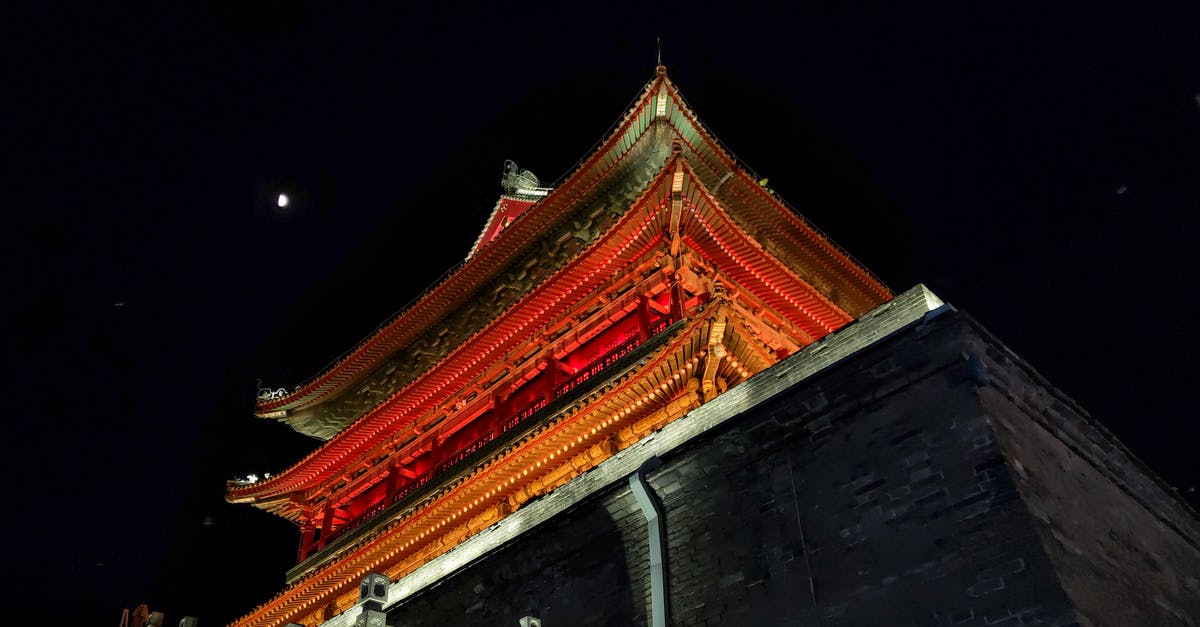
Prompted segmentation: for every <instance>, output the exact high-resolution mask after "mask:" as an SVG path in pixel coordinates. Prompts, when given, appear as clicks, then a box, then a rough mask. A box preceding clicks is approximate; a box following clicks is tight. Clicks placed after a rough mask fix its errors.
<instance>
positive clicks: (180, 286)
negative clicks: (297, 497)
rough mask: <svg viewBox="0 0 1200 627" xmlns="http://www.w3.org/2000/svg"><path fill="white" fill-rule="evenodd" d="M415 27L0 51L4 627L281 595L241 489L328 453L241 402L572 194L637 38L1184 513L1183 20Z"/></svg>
mask: <svg viewBox="0 0 1200 627" xmlns="http://www.w3.org/2000/svg"><path fill="white" fill-rule="evenodd" d="M30 4H38V5H40V4H41V3H30ZM93 4H103V3H93ZM328 4H329V5H330V6H332V4H334V3H328ZM394 4H400V3H394ZM433 4H434V3H429V4H427V5H416V4H414V6H413V7H412V8H396V9H392V10H391V11H385V12H380V11H374V10H373V11H366V10H364V11H361V12H356V11H348V10H345V9H341V8H340V9H338V10H337V11H336V12H334V10H333V9H331V8H328V7H327V6H325V5H324V4H323V5H321V6H318V5H316V4H315V3H314V4H308V3H291V2H275V3H271V2H261V3H253V2H232V1H231V2H221V3H200V4H195V5H191V6H188V7H181V6H177V3H157V4H154V5H153V6H150V7H146V8H141V9H133V8H123V9H121V10H120V11H119V12H113V10H112V9H107V8H100V7H96V6H91V7H90V8H80V7H76V8H75V9H73V10H67V9H64V8H61V7H59V8H53V9H51V8H41V7H38V8H35V9H28V8H27V9H24V10H25V11H27V12H28V11H34V12H37V13H36V14H24V15H12V14H11V13H10V14H8V15H5V16H3V17H2V18H0V22H2V23H3V24H4V26H3V27H2V28H3V29H4V30H5V31H7V32H5V33H3V37H0V51H2V52H3V55H2V57H0V58H2V59H3V60H2V61H0V67H3V69H4V72H3V76H4V80H3V83H2V85H3V88H2V89H0V94H2V95H0V102H3V105H2V107H3V108H2V110H0V113H3V115H2V116H0V129H2V135H0V137H2V138H3V142H2V143H3V146H4V150H3V153H0V154H3V156H4V161H5V166H4V168H3V173H4V176H3V179H2V180H3V196H2V198H3V201H2V204H0V207H2V210H0V259H2V261H3V266H2V267H3V268H4V274H5V275H6V276H7V279H6V281H5V283H4V294H6V298H5V299H4V301H3V302H4V307H3V308H2V312H0V316H2V320H3V330H4V333H3V335H2V336H0V339H2V342H3V343H2V344H0V352H2V353H3V356H4V369H3V373H4V387H5V392H4V399H5V402H6V403H5V404H6V406H7V409H8V411H7V412H6V416H5V429H4V433H5V437H4V442H5V454H4V455H3V458H4V463H5V465H6V467H7V468H6V482H5V484H6V485H7V488H8V494H7V495H6V496H7V499H6V500H7V502H9V504H10V505H9V506H8V508H7V516H5V517H4V518H5V520H4V523H5V524H4V538H5V540H6V542H7V544H8V555H7V557H6V559H7V560H8V561H9V562H10V564H15V566H9V567H8V568H7V569H6V570H7V572H8V573H9V575H10V578H12V577H13V576H14V575H15V577H17V578H20V579H22V580H23V585H24V586H27V588H22V587H18V589H17V590H15V591H13V592H15V593H16V594H13V595H10V596H12V598H15V599H18V600H19V602H18V604H17V606H16V607H19V608H21V609H20V610H19V611H20V612H29V613H31V614H30V615H31V616H33V615H39V614H36V613H38V612H43V611H46V612H52V614H51V615H50V616H51V618H49V619H47V620H44V621H43V624H52V625H57V624H78V625H83V624H87V625H92V624H96V625H105V624H112V625H116V623H117V621H118V619H119V617H120V610H121V608H122V607H132V606H133V605H135V604H137V603H143V602H144V603H148V604H150V606H151V608H152V609H158V610H162V611H165V612H166V613H167V619H168V624H176V622H177V621H178V619H179V618H181V617H182V616H183V615H185V614H191V615H197V616H200V617H201V622H202V624H204V625H209V626H211V625H218V624H223V623H224V622H227V621H228V620H231V619H232V618H234V617H236V616H238V615H241V614H242V613H244V612H246V611H248V610H249V609H251V608H252V607H253V606H254V605H256V604H258V603H260V602H263V601H265V600H266V599H267V598H268V597H270V596H271V595H272V594H274V593H275V592H276V591H278V590H279V589H280V588H281V587H282V582H283V573H284V571H286V570H287V568H288V567H290V565H291V564H292V563H293V561H294V557H295V550H296V547H297V544H298V533H297V532H296V531H295V529H294V528H293V527H292V526H291V525H290V524H289V523H286V522H285V521H282V520H281V519H278V518H276V517H274V516H271V515H268V514H265V513H263V512H260V511H258V510H256V509H254V508H251V507H248V506H238V507H234V506H230V505H226V504H225V503H224V502H223V500H222V494H223V492H224V482H225V480H226V479H229V478H232V477H233V476H235V475H244V474H246V473H250V472H257V473H260V474H261V473H262V472H264V471H267V472H275V471H279V470H282V469H283V468H285V467H287V466H288V465H290V463H292V462H294V461H295V460H296V459H298V458H299V457H300V456H302V455H303V454H304V453H306V452H307V451H309V450H311V449H312V448H313V447H314V446H315V445H316V441H314V440H311V439H309V438H306V437H304V436H301V435H298V434H295V433H293V432H291V431H290V430H289V429H288V428H287V427H286V426H283V425H281V424H278V423H272V422H268V421H263V420H256V419H254V418H253V417H252V415H251V407H252V403H253V397H254V394H255V389H256V381H257V380H258V379H262V380H263V382H264V384H267V385H270V386H272V387H283V386H288V387H290V386H293V385H296V384H298V383H301V382H302V381H304V380H305V379H307V378H308V377H310V376H312V375H313V374H315V373H316V372H317V371H318V370H319V369H321V368H322V367H323V366H324V365H326V364H327V363H328V362H329V361H330V360H332V359H334V358H335V357H337V356H338V355H339V354H340V353H342V352H343V351H345V350H347V349H349V348H351V347H352V346H353V345H354V343H355V342H357V341H358V340H359V339H361V338H362V337H363V336H365V335H366V334H368V333H369V332H370V331H371V330H372V329H374V328H375V327H376V325H378V324H379V323H381V322H383V321H384V320H385V319H387V318H388V316H390V315H391V314H392V313H393V312H395V311H396V310H398V309H400V308H402V307H403V306H404V305H405V304H407V303H408V302H410V301H411V300H412V299H413V298H414V297H416V296H418V295H419V294H420V293H421V291H422V290H423V289H424V288H425V287H426V286H428V285H429V284H430V283H432V282H433V281H434V280H436V279H437V278H438V277H439V276H440V275H441V274H442V273H443V272H444V271H445V270H446V269H447V268H449V267H451V266H453V265H454V264H455V263H457V262H458V261H459V260H461V259H462V258H463V257H464V256H465V254H466V252H467V250H468V249H469V247H470V245H471V243H472V241H473V240H474V238H475V236H476V235H477V234H478V230H479V229H480V228H481V227H482V225H483V222H484V220H485V219H486V217H487V214H488V212H489V210H490V209H491V206H492V205H493V203H494V202H495V200H496V197H497V195H498V193H499V191H500V188H499V180H500V175H501V171H502V164H503V162H504V160H505V159H514V160H516V161H517V162H518V163H519V164H520V165H521V166H522V167H523V168H529V169H530V170H532V171H533V172H535V173H537V174H538V175H539V176H541V177H542V179H543V181H546V182H548V183H550V182H553V181H554V180H555V179H557V178H558V177H560V176H562V175H564V174H565V173H567V172H568V171H569V170H570V169H571V168H572V167H573V165H574V164H575V163H576V162H577V161H578V160H579V159H580V158H582V157H584V156H586V155H587V153H588V151H589V150H590V148H591V147H592V146H594V145H595V143H596V142H597V141H598V140H600V139H601V138H602V137H603V136H604V135H605V134H606V132H607V131H608V130H609V128H610V127H611V126H612V125H613V123H614V122H616V121H617V120H618V119H619V117H620V115H621V114H622V113H623V112H624V110H625V108H626V107H627V106H628V105H629V103H630V102H631V100H632V99H633V98H634V97H635V96H636V95H637V94H638V93H639V92H640V89H641V87H642V86H643V85H644V84H645V82H646V81H648V80H650V79H651V78H652V76H653V72H654V65H655V58H654V57H655V37H656V36H658V35H661V36H662V38H663V57H664V62H665V64H666V65H667V66H668V71H669V74H670V76H671V77H672V79H673V80H674V81H675V82H676V84H677V85H678V86H679V87H680V89H681V90H682V92H683V95H684V97H685V98H687V99H688V101H689V103H690V104H691V106H692V108H693V109H694V110H695V111H696V112H697V113H698V114H699V116H700V118H701V119H702V120H703V122H704V123H705V124H706V125H707V126H708V127H709V128H710V129H711V130H712V131H713V132H714V133H715V134H716V135H717V136H718V137H719V138H720V139H721V140H722V141H723V142H724V143H725V145H726V146H728V147H729V148H730V149H731V150H732V151H733V153H734V154H736V155H737V156H738V158H739V159H741V160H742V161H743V162H744V163H745V164H746V165H747V166H748V167H750V168H751V169H753V170H754V171H755V172H757V173H758V175H759V176H763V177H768V178H769V180H770V185H771V187H773V188H774V189H775V190H776V191H777V192H778V193H779V194H780V195H781V196H782V197H783V198H785V199H786V200H787V201H788V202H789V203H790V204H791V205H792V206H794V207H795V208H796V209H797V210H799V211H800V212H801V213H803V214H804V215H805V216H807V217H808V218H809V219H810V220H811V221H813V222H814V223H815V224H817V225H818V226H819V227H820V228H822V229H823V230H825V231H826V232H827V233H828V234H830V236H831V237H832V238H833V239H834V240H835V241H837V242H838V243H839V244H841V245H842V246H843V247H844V248H846V249H847V250H848V251H850V252H851V253H852V254H853V255H854V256H855V257H857V258H858V259H859V260H860V261H862V262H863V263H864V264H866V265H867V266H868V267H869V268H871V269H872V270H873V271H874V272H875V273H876V274H877V275H879V276H880V277H881V278H882V279H883V281H884V282H885V283H887V284H888V285H889V286H891V287H892V288H893V289H894V290H896V291H903V290H904V289H907V288H908V287H911V286H912V285H914V284H915V283H918V282H924V283H926V284H927V285H929V286H930V287H931V288H932V289H933V290H934V291H935V292H936V293H937V294H939V295H940V296H941V297H942V298H944V299H945V300H947V301H948V302H951V303H953V304H954V305H956V306H957V307H959V308H960V309H963V310H966V311H968V312H969V313H971V314H972V315H973V316H975V317H976V318H977V319H979V320H980V321H981V322H982V323H983V324H984V325H985V326H986V327H988V328H989V329H990V330H991V331H992V332H994V333H995V334H996V335H997V336H999V337H1000V338H1001V339H1002V340H1003V341H1005V342H1006V343H1007V344H1008V345H1009V346H1010V347H1012V348H1013V349H1014V350H1015V351H1016V352H1017V353H1018V354H1019V355H1021V356H1022V357H1024V358H1025V359H1027V360H1028V361H1029V362H1031V363H1032V364H1033V365H1034V366H1035V367H1036V368H1037V369H1038V370H1039V371H1040V372H1041V373H1042V374H1043V375H1045V376H1046V377H1047V379H1048V380H1049V381H1051V382H1052V383H1054V384H1055V385H1057V386H1058V387H1059V388H1061V389H1062V390H1063V391H1065V392H1066V393H1067V394H1069V395H1071V396H1072V397H1074V398H1075V399H1077V400H1078V401H1079V402H1080V403H1081V404H1082V405H1083V406H1084V407H1085V408H1087V409H1088V410H1089V411H1090V412H1091V413H1092V414H1093V416H1094V417H1095V418H1096V419H1097V420H1098V421H1099V422H1101V423H1102V424H1104V425H1105V426H1107V427H1108V428H1109V429H1110V430H1112V431H1113V432H1114V433H1115V434H1116V435H1117V436H1118V437H1119V438H1121V439H1122V440H1123V441H1124V442H1125V443H1126V444H1127V445H1128V446H1129V447H1130V449H1132V450H1133V451H1134V453H1135V454H1137V455H1138V456H1140V457H1141V458H1142V459H1143V460H1144V461H1145V462H1146V463H1147V464H1148V465H1149V466H1150V467H1151V468H1152V469H1154V470H1155V471H1156V472H1157V473H1159V474H1160V475H1161V476H1162V477H1163V478H1164V479H1165V480H1166V481H1167V482H1169V483H1170V484H1171V485H1173V486H1175V487H1176V488H1177V489H1179V490H1180V492H1181V493H1182V494H1183V495H1184V496H1185V497H1186V498H1188V499H1189V500H1190V501H1191V502H1192V503H1193V504H1196V503H1198V502H1200V499H1197V498H1196V496H1197V495H1196V493H1195V492H1193V491H1192V490H1194V489H1195V488H1194V487H1193V486H1196V485H1198V484H1200V473H1198V472H1197V469H1196V465H1195V463H1194V461H1193V460H1194V459H1195V456H1196V451H1195V445H1196V442H1197V441H1200V426H1197V425H1198V423H1197V421H1196V420H1195V414H1196V411H1195V401H1194V398H1193V397H1194V391H1195V389H1196V385H1195V366H1194V364H1195V361H1196V359H1197V354H1198V353H1197V349H1198V348H1200V346H1198V344H1200V342H1198V338H1197V332H1196V324H1195V321H1194V314H1193V312H1194V311H1195V310H1196V307H1197V304H1198V303H1197V300H1198V299H1197V297H1196V288H1197V277H1196V263H1195V261H1194V253H1195V250H1196V249H1197V246H1196V245H1195V244H1194V239H1195V238H1196V235H1195V232H1196V230H1197V227H1198V226H1200V224H1198V220H1197V211H1198V210H1200V5H1197V4H1196V3H1194V2H1184V1H1179V2H1169V1H1168V2H1158V3H1153V4H1154V5H1155V6H1154V7H1153V8H1150V7H1147V6H1144V5H1148V4H1151V3H1112V2H1095V1H1092V2H1078V3H1075V2H1056V3H1045V2H1036V3H1020V4H1011V3H973V2H967V3H963V2H950V3H928V4H926V3H922V4H923V5H924V6H923V7H914V6H910V5H911V4H912V3H888V4H897V5H901V8H895V7H891V8H868V7H867V6H861V5H859V6H856V7H855V8H851V7H848V6H843V5H845V4H847V3H809V4H805V5H803V6H799V7H792V8H787V6H788V5H784V4H780V5H765V6H756V5H752V4H750V3H745V2H736V3H722V4H716V5H700V4H693V3H654V2H645V3H638V4H633V5H628V6H620V7H617V6H612V5H608V4H607V3H580V4H578V5H577V6H576V7H575V8H573V9H571V10H563V9H552V8H545V7H535V6H534V5H531V4H526V3H520V2H505V3H492V4H488V5H485V6H470V5H448V4H446V5H443V4H438V5H437V7H435V6H433ZM243 5H252V6H253V8H247V7H246V6H243ZM122 6H124V5H122ZM6 13H7V12H6ZM280 192H285V193H288V194H289V195H290V197H291V199H292V202H291V203H290V204H289V206H288V207H287V208H284V209H280V208H278V207H276V206H275V198H276V194H278V193H280ZM52 577H53V578H54V585H53V586H51V585H50V581H51V578H52ZM64 577H65V578H66V579H67V580H68V581H69V584H67V589H69V590H70V593H69V594H67V595H65V596H64V595H62V594H60V592H61V591H62V590H63V584H62V581H63V578H64ZM43 608H46V609H43Z"/></svg>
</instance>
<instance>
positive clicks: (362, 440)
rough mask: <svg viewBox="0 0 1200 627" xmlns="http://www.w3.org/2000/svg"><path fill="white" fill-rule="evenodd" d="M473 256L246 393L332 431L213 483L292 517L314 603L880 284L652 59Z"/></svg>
mask: <svg viewBox="0 0 1200 627" xmlns="http://www.w3.org/2000/svg"><path fill="white" fill-rule="evenodd" d="M504 188H505V189H504V195H503V196H501V198H500V200H499V201H498V202H497V203H496V206H495V208H494V210H493V213H492V216H491V217H490V218H489V219H488V221H487V223H486V225H485V226H484V227H483V229H482V232H481V233H480V236H479V238H478V240H477V242H476V244H475V246H474V247H473V249H472V250H471V251H470V252H469V255H468V257H467V259H466V261H465V262H464V263H463V264H462V265H461V266H460V267H458V269H457V270H455V271H454V272H453V273H451V274H450V275H449V276H448V277H447V278H446V279H445V280H444V281H443V282H442V283H441V284H439V285H436V286H435V287H433V288H432V289H430V290H429V291H428V292H427V293H426V294H425V295H424V296H423V297H422V298H420V299H419V301H417V302H416V303H415V304H413V305H412V306H411V307H409V308H408V309H407V310H405V311H403V312H401V313H400V314H398V315H397V316H395V318H394V319H392V320H391V321H390V322H388V323H387V324H386V325H384V326H382V327H381V328H380V330H379V331H377V332H376V333H375V334H374V335H372V336H371V337H369V338H368V339H366V340H365V341H363V342H362V343H361V344H360V345H359V346H357V347H355V348H354V349H353V351H351V352H350V353H349V354H348V355H347V356H345V357H344V358H343V359H341V360H340V361H339V362H338V363H336V364H335V365H333V366H332V367H330V368H328V369H327V370H326V371H324V372H322V373H320V374H318V375H317V376H315V377H314V378H313V379H312V380H310V381H308V382H307V383H304V384H303V385H301V386H299V387H297V388H295V389H294V391H291V392H290V393H286V394H276V395H274V396H270V395H264V396H261V397H260V398H259V401H258V404H257V407H256V411H255V413H256V414H257V415H258V416H260V417H264V418H274V419H278V420H282V421H285V422H287V423H288V424H289V425H291V426H292V428H294V429H296V430H297V431H300V432H302V433H306V434H309V435H312V436H315V437H318V438H321V439H324V440H326V442H325V443H324V444H323V445H322V446H320V448H318V449H317V450H316V451H314V452H312V453H311V454H310V455H308V456H307V457H305V458H304V459H302V460H300V461H299V462H297V463H296V464H295V465H293V466H292V467H290V468H288V469H286V470H284V471H282V472H279V473H278V474H276V475H274V476H272V477H270V478H268V479H264V480H260V481H257V482H254V483H248V482H231V484H230V486H229V490H228V494H227V499H228V500H229V501H231V502H234V503H249V504H252V505H254V506H256V507H259V508H262V509H265V510H267V511H269V512H272V513H275V514H277V515H279V516H282V517H284V518H287V519H288V520H290V521H293V522H295V523H296V524H297V525H298V526H299V528H300V530H301V537H302V540H301V546H300V550H299V564H298V566H297V567H296V568H295V569H293V571H291V573H289V582H290V587H289V588H288V589H287V590H286V591H284V592H283V593H282V594H281V595H280V596H279V597H278V598H276V599H274V600H272V601H271V602H269V603H267V604H266V605H264V606H262V607H260V608H258V609H256V610H255V611H254V612H253V613H252V614H250V615H249V616H247V617H246V618H245V619H244V620H243V621H242V623H243V624H272V625H274V624H284V623H287V622H289V621H296V622H301V623H304V624H314V623H319V622H320V621H321V619H323V618H324V617H325V616H327V615H332V614H335V613H337V612H338V611H339V610H340V609H344V608H345V607H347V606H348V605H350V604H352V603H353V602H354V600H355V598H354V594H355V591H356V589H357V588H356V587H357V580H358V578H359V577H361V575H364V574H366V573H367V572H368V571H379V572H383V573H385V574H387V575H389V576H390V577H392V578H393V579H395V578H398V577H402V576H403V575H404V574H406V573H408V572H410V571H412V570H413V569H414V568H416V567H417V566H419V565H421V564H422V563H424V562H425V561H427V560H429V559H430V558H432V557H434V556H436V555H437V554H438V553H439V552H441V551H444V550H446V549H447V548H448V547H451V546H453V545H454V544H455V543H457V542H459V541H461V540H463V539H465V538H466V537H468V536H470V535H471V534H472V533H474V532H476V531H478V530H479V529H482V528H483V527H486V526H488V525H490V524H492V523H494V522H496V521H498V520H500V519H502V518H504V517H505V516H506V515H508V514H509V513H511V512H513V511H514V510H516V509H518V508H520V507H521V505H522V504H523V503H524V502H525V501H527V500H528V499H530V498H533V497H535V496H537V495H539V494H544V493H546V492H548V491H550V490H553V489H554V488H555V487H557V486H559V485H561V484H563V483H565V482H567V481H569V480H570V479H571V478H572V477H575V476H577V475H579V474H580V473H583V472H586V471H587V470H588V469H589V468H591V467H593V466H595V465H596V464H597V463H599V462H600V461H602V460H604V459H605V458H607V457H609V456H610V455H612V454H613V453H616V452H617V451H619V450H621V449H623V448H625V447H628V446H629V445H630V444H632V443H633V442H635V441H637V440H638V439H640V438H642V437H644V436H645V435H647V434H649V433H651V432H653V431H655V430H657V429H660V428H662V427H663V426H664V425H666V424H667V423H669V422H671V421H672V420H674V419H676V418H678V417H679V416H682V415H684V414H686V413H687V412H689V411H690V410H692V409H694V408H696V407H698V406H700V405H702V404H703V403H706V402H708V401H711V400H712V399H713V398H715V397H716V396H718V395H720V394H721V393H723V392H725V391H726V390H727V389H729V388H730V387H733V386H736V385H737V384H739V383H741V382H742V381H744V380H746V379H747V378H749V377H752V376H754V375H755V374H756V373H759V372H761V371H763V370H765V369H767V368H770V367H771V366H772V365H774V364H775V363H776V362H778V361H779V360H780V359H783V358H785V357H787V356H788V355H790V354H792V353H795V352H796V351H797V350H799V349H801V348H803V347H805V346H807V345H809V344H811V343H813V342H814V341H816V340H818V339H820V338H821V337H824V336H825V335H827V334H829V333H831V332H833V331H836V330H837V329H839V328H841V327H843V326H845V325H847V324H848V323H850V322H851V321H852V320H854V319H855V318H856V317H858V316H860V315H862V314H863V313H864V312H867V311H870V310H871V309H873V308H875V307H877V306H878V305H880V304H882V303H884V302H886V301H888V300H889V299H890V298H891V297H892V293H891V292H890V291H889V290H888V288H887V287H885V286H884V285H883V284H882V283H881V282H880V281H878V280H877V279H876V278H875V277H873V276H872V275H871V274H870V273H869V272H868V271H867V270H866V269H865V268H863V267H862V266H860V265H859V264H858V263H856V262H855V261H854V260H853V259H852V258H851V257H850V256H848V255H847V254H846V253H845V252H843V251H842V250H840V249H839V248H838V247H837V246H835V245H834V244H833V243H832V242H831V241H830V240H829V239H828V238H826V237H825V236H824V235H823V234H821V233H820V232H819V231H818V230H817V229H816V228H814V227H813V226H812V225H810V224H809V223H808V222H806V221H805V220H804V219H803V218H801V217H800V216H799V215H797V214H796V213H795V212H794V211H793V210H792V209H790V208H789V207H787V206H786V205H784V204H783V203H782V202H781V201H780V199H779V198H777V197H776V196H775V195H774V194H773V193H772V192H770V191H769V190H767V189H765V188H763V187H762V186H760V185H759V184H758V183H757V182H756V180H755V177H754V176H753V175H752V174H751V173H749V172H748V171H746V170H745V169H743V168H742V167H739V165H738V163H737V161H736V160H735V159H734V157H733V156H732V155H731V154H730V153H729V152H727V151H726V150H725V149H723V148H722V146H721V145H720V144H719V143H718V142H717V140H716V138H714V137H713V136H712V135H711V134H710V133H709V132H707V131H706V130H705V129H704V127H703V126H701V124H700V122H699V120H698V119H697V118H696V115H695V114H694V113H693V112H692V111H691V110H690V109H689V108H688V107H687V105H686V104H685V103H684V101H683V99H682V98H681V96H680V94H679V91H678V90H677V88H676V87H675V85H674V84H673V83H672V81H671V80H670V78H668V76H667V74H666V72H665V68H662V67H659V69H658V72H657V75H656V76H655V77H654V78H653V80H651V81H650V82H649V84H647V85H646V87H645V89H644V90H643V92H642V94H641V97H640V98H639V99H638V100H637V101H636V104H635V105H634V106H633V107H632V108H631V109H630V110H629V111H628V112H626V114H625V115H624V117H623V118H622V120H621V122H620V124H619V125H618V126H617V128H616V130H615V131H614V132H613V133H612V134H611V135H610V136H609V137H608V138H607V139H606V140H605V141H604V142H603V143H602V144H601V146H600V147H599V149H597V150H596V151H595V152H594V153H593V154H592V155H590V156H589V157H587V158H586V159H585V160H584V161H583V162H582V165H580V166H579V167H578V168H577V169H576V170H575V171H574V172H573V173H571V174H570V175H569V176H568V177H566V179H565V181H564V182H563V183H562V184H561V185H559V186H558V187H557V188H555V189H553V190H551V189H547V188H541V187H538V181H537V179H536V177H532V176H531V175H530V174H529V173H528V172H518V171H516V168H515V166H512V165H511V164H510V167H509V171H508V172H507V173H506V176H505V181H504Z"/></svg>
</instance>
